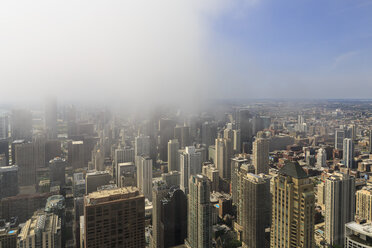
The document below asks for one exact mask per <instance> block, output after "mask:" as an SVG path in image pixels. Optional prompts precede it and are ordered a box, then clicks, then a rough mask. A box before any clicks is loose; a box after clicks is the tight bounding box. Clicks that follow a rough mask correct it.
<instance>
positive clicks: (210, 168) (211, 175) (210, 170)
mask: <svg viewBox="0 0 372 248" xmlns="http://www.w3.org/2000/svg"><path fill="white" fill-rule="evenodd" d="M202 173H203V175H204V176H206V177H208V179H209V181H210V182H211V186H210V189H211V192H213V191H216V192H217V191H219V186H220V183H219V182H220V174H219V172H218V170H217V168H216V167H215V166H214V164H207V165H203V168H202Z"/></svg>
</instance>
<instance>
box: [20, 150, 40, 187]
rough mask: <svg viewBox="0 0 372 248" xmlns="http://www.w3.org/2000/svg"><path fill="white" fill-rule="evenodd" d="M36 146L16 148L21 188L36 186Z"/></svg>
mask: <svg viewBox="0 0 372 248" xmlns="http://www.w3.org/2000/svg"><path fill="white" fill-rule="evenodd" d="M34 155H35V154H34V145H33V144H32V143H24V144H18V145H16V146H15V163H16V165H18V184H19V186H31V185H35V184H36V166H35V162H34Z"/></svg>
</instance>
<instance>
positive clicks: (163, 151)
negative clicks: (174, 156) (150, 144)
mask: <svg viewBox="0 0 372 248" xmlns="http://www.w3.org/2000/svg"><path fill="white" fill-rule="evenodd" d="M175 126H176V122H175V121H174V120H170V119H160V120H159V136H160V137H159V138H160V140H159V158H160V159H161V160H163V161H167V159H168V155H167V153H168V141H169V140H171V139H173V137H174V128H175Z"/></svg>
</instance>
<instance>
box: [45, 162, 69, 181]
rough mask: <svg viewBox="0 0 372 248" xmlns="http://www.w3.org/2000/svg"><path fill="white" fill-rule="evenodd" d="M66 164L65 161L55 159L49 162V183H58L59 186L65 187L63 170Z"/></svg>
mask: <svg viewBox="0 0 372 248" xmlns="http://www.w3.org/2000/svg"><path fill="white" fill-rule="evenodd" d="M66 167H67V162H66V160H65V159H63V158H60V157H56V158H54V159H52V160H50V161H49V178H50V182H51V183H56V182H58V183H59V185H61V186H64V185H65V169H66Z"/></svg>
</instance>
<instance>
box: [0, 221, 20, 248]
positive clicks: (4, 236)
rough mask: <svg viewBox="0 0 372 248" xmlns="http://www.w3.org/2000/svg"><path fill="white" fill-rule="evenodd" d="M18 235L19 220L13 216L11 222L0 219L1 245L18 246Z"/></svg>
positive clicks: (9, 247) (8, 247)
mask: <svg viewBox="0 0 372 248" xmlns="http://www.w3.org/2000/svg"><path fill="white" fill-rule="evenodd" d="M17 237H18V220H17V218H16V217H15V218H12V219H11V220H10V222H6V220H4V219H0V247H1V248H16V247H17Z"/></svg>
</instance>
